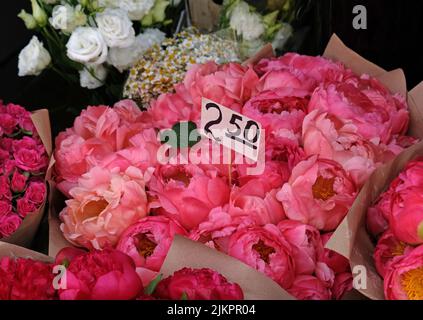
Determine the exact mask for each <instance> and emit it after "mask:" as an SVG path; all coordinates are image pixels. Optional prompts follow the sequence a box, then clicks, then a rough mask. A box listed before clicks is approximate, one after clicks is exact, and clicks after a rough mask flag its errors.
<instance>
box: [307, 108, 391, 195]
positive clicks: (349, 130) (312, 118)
mask: <svg viewBox="0 0 423 320" xmlns="http://www.w3.org/2000/svg"><path fill="white" fill-rule="evenodd" d="M375 143H376V144H375ZM303 144H304V151H305V152H306V154H307V155H319V156H320V157H322V158H326V159H330V160H334V161H336V162H338V163H339V164H341V165H342V167H343V168H344V169H345V171H347V172H348V173H349V174H350V175H351V177H352V178H353V179H354V182H355V183H356V184H357V186H359V187H360V186H362V185H363V184H364V182H365V181H366V180H367V179H368V178H369V177H370V175H371V174H372V173H373V171H374V170H375V169H376V167H377V166H379V165H381V164H383V163H385V162H387V161H389V160H391V159H393V158H394V157H395V154H394V153H393V152H392V151H390V150H389V149H388V148H387V146H386V145H383V144H379V143H378V142H377V141H373V142H372V141H369V140H366V139H364V138H363V137H361V136H360V135H358V134H357V128H356V126H355V125H352V124H343V123H342V121H341V120H340V119H338V118H336V117H333V116H330V115H328V114H327V113H325V112H322V111H320V110H315V111H312V112H311V113H309V114H308V115H307V116H306V117H305V119H304V123H303ZM397 151H399V150H397Z"/></svg>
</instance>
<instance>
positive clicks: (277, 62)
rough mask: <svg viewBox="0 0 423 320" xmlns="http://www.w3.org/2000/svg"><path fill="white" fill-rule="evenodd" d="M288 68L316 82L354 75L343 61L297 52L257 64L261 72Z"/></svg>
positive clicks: (337, 79) (339, 80) (345, 78)
mask: <svg viewBox="0 0 423 320" xmlns="http://www.w3.org/2000/svg"><path fill="white" fill-rule="evenodd" d="M286 69H288V70H294V71H296V72H297V73H301V74H303V75H304V76H306V77H308V78H309V79H312V80H314V81H316V82H328V81H336V82H342V81H345V80H347V79H349V78H351V77H354V75H353V73H352V72H351V71H350V70H348V69H346V68H345V67H344V66H343V65H342V64H341V63H338V62H333V61H331V60H329V59H326V58H323V57H311V56H305V55H299V54H297V53H287V54H285V55H284V56H282V57H279V58H272V59H263V60H261V61H260V62H259V63H258V64H257V66H256V70H257V71H258V72H259V73H260V74H262V73H265V72H268V71H271V70H286Z"/></svg>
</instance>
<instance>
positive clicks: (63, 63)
mask: <svg viewBox="0 0 423 320" xmlns="http://www.w3.org/2000/svg"><path fill="white" fill-rule="evenodd" d="M31 3H32V14H29V13H27V12H25V11H24V10H22V11H21V13H20V14H19V15H18V16H19V17H20V18H21V19H22V20H23V21H24V22H25V25H26V27H27V28H28V29H33V30H35V31H37V32H38V33H39V34H41V35H42V37H43V39H44V42H45V44H46V47H47V49H46V48H45V47H44V44H43V43H42V42H41V41H40V40H39V39H38V38H37V36H34V37H33V38H32V39H31V41H30V43H29V44H28V45H27V46H26V47H25V48H24V49H23V50H22V52H21V53H20V55H19V76H38V75H39V74H40V73H41V72H42V71H43V70H44V69H45V68H47V67H49V68H51V69H52V70H54V71H56V72H57V73H59V74H60V75H61V76H63V77H64V78H65V79H66V80H68V81H69V82H78V83H80V85H81V87H84V88H88V89H96V88H99V87H101V86H103V85H105V84H106V85H107V87H108V89H109V90H110V92H112V93H113V95H114V96H115V97H119V96H121V93H122V92H121V91H122V86H123V80H122V81H121V83H120V82H119V81H117V80H116V79H120V76H119V72H121V73H122V72H123V71H125V70H127V69H129V68H130V67H131V66H132V65H133V64H134V63H135V62H136V61H137V60H138V59H140V58H141V57H142V55H143V53H144V52H145V51H146V50H147V49H148V48H150V47H151V46H152V45H154V44H159V43H161V42H162V41H163V40H164V38H165V34H164V33H163V32H161V31H160V30H159V29H156V28H154V29H152V28H150V27H152V26H163V25H166V24H169V23H171V20H166V14H165V12H166V9H167V8H168V7H169V6H179V4H180V1H173V0H172V1H166V0H98V1H97V0H62V1H58V0H31ZM169 8H170V7H169ZM172 10H174V9H172ZM108 75H110V77H109V78H110V79H109V80H107V78H108ZM116 88H117V89H116ZM116 91H117V92H116Z"/></svg>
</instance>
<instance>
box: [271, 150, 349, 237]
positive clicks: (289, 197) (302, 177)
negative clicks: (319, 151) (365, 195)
mask: <svg viewBox="0 0 423 320" xmlns="http://www.w3.org/2000/svg"><path fill="white" fill-rule="evenodd" d="M356 192H357V190H356V187H355V184H354V182H353V181H352V180H351V178H350V177H349V176H348V174H347V173H346V172H345V171H344V170H343V169H342V167H341V166H340V165H339V164H338V163H336V162H334V161H331V160H325V159H318V158H317V156H313V157H310V158H309V159H308V160H305V161H303V162H301V163H299V164H298V165H297V166H296V167H295V168H294V170H293V171H292V176H291V178H290V179H289V182H288V183H286V184H285V185H284V186H283V187H282V189H281V190H280V191H279V192H278V194H277V198H278V200H279V201H281V202H282V204H283V207H284V209H285V213H286V215H287V217H288V218H290V219H292V220H296V221H300V222H302V223H306V224H310V225H312V226H314V227H316V228H317V229H319V230H323V231H332V230H335V229H336V228H337V227H338V225H339V223H340V222H341V221H342V219H343V218H344V217H345V215H346V214H347V212H348V210H349V208H350V207H351V205H352V203H353V201H354V199H355V196H356Z"/></svg>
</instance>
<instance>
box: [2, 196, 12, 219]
mask: <svg viewBox="0 0 423 320" xmlns="http://www.w3.org/2000/svg"><path fill="white" fill-rule="evenodd" d="M11 211H12V204H11V203H10V202H9V201H7V200H0V218H1V217H5V216H7V215H8V214H9V213H10V212H11Z"/></svg>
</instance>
